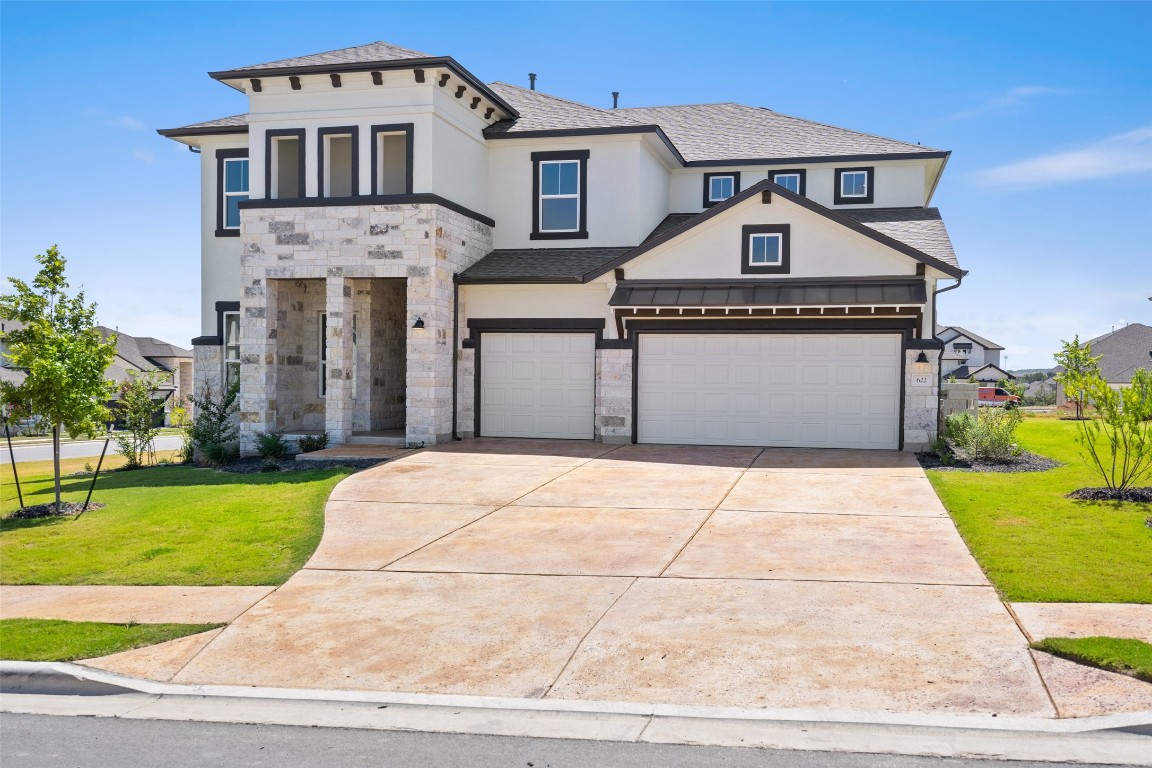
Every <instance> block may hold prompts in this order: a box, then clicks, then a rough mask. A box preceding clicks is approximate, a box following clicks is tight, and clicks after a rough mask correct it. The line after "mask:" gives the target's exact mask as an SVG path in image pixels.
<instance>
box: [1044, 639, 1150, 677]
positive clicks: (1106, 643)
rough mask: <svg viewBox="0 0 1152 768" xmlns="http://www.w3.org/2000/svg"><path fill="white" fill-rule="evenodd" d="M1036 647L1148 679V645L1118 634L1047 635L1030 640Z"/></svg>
mask: <svg viewBox="0 0 1152 768" xmlns="http://www.w3.org/2000/svg"><path fill="white" fill-rule="evenodd" d="M1032 647H1033V648H1035V649H1036V650H1038V651H1045V652H1046V653H1051V654H1052V655H1054V656H1059V657H1061V658H1064V659H1069V660H1071V661H1075V662H1079V663H1080V664H1087V665H1089V666H1092V667H1099V668H1100V669H1106V670H1108V671H1109V672H1119V673H1120V674H1122V675H1131V676H1132V677H1135V678H1137V679H1138V680H1144V681H1145V682H1148V683H1152V645H1149V644H1148V643H1145V642H1144V641H1143V640H1132V639H1127V638H1120V637H1075V638H1073V637H1049V638H1045V639H1044V640H1041V641H1040V642H1038V643H1032Z"/></svg>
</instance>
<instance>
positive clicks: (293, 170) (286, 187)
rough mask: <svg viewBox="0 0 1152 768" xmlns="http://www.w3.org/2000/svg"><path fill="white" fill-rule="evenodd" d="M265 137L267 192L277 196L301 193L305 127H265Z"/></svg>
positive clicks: (288, 196)
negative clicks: (266, 130)
mask: <svg viewBox="0 0 1152 768" xmlns="http://www.w3.org/2000/svg"><path fill="white" fill-rule="evenodd" d="M266 140H267V142H268V143H267V149H266V158H265V162H266V163H267V169H266V171H267V178H266V180H267V182H268V189H267V191H266V194H267V195H268V197H270V198H273V199H276V200H291V199H295V198H300V197H304V131H303V130H301V129H293V130H276V131H268V132H267V134H266Z"/></svg>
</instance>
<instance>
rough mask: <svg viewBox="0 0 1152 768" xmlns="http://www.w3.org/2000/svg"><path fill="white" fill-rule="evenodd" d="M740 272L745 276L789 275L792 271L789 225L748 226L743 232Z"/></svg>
mask: <svg viewBox="0 0 1152 768" xmlns="http://www.w3.org/2000/svg"><path fill="white" fill-rule="evenodd" d="M742 233H743V237H744V241H743V243H742V244H741V247H740V271H741V272H742V273H744V274H787V273H788V271H789V270H790V269H791V255H790V253H789V251H790V243H789V239H790V227H789V226H788V225H787V224H747V225H745V226H744V227H743V230H742Z"/></svg>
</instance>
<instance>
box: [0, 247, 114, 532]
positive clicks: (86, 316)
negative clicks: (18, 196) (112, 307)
mask: <svg viewBox="0 0 1152 768" xmlns="http://www.w3.org/2000/svg"><path fill="white" fill-rule="evenodd" d="M36 261H37V262H39V264H40V272H39V273H37V275H36V277H35V278H34V279H33V281H32V284H31V285H29V284H28V283H26V282H24V281H23V280H18V279H16V278H14V277H10V278H8V281H9V282H10V283H11V284H12V287H13V288H14V289H15V292H14V293H10V294H4V295H2V296H0V317H2V318H4V319H5V320H16V321H19V322H20V323H21V324H22V326H23V327H22V328H19V329H17V330H13V331H8V332H7V333H5V335H4V341H5V343H6V344H7V345H8V350H9V351H8V355H7V357H8V359H9V361H11V363H12V365H14V366H15V367H17V368H22V369H23V370H24V371H25V372H26V376H25V378H24V381H23V383H21V384H20V385H19V386H15V385H13V384H11V383H8V382H0V400H2V401H3V402H5V403H7V404H9V405H10V406H11V407H12V408H13V410H14V411H15V412H16V413H17V415H18V416H33V415H36V416H41V417H43V418H46V419H47V420H48V421H49V422H51V424H52V427H53V428H52V459H53V466H54V468H55V477H56V511H57V512H59V511H60V432H61V430H62V429H66V430H68V434H70V435H73V436H76V435H86V436H89V437H91V436H94V435H95V434H96V433H98V432H100V431H102V426H103V423H104V422H106V421H107V420H108V416H109V413H108V408H107V406H106V405H105V403H106V402H107V400H108V398H109V397H110V396H111V393H112V383H111V382H109V381H107V380H106V379H105V378H104V371H105V370H107V368H108V366H109V365H110V364H111V362H112V358H113V357H114V356H115V354H116V340H115V338H110V339H109V340H108V341H104V339H103V338H102V337H101V335H100V331H98V330H97V329H96V305H95V304H85V303H84V292H83V291H80V292H78V293H77V294H76V295H75V296H69V295H68V294H67V293H66V292H65V289H66V288H68V287H69V286H68V281H67V280H66V279H65V276H64V267H65V261H64V257H63V256H61V255H60V251H59V250H58V249H57V247H56V246H55V245H54V246H52V247H51V248H49V249H48V250H47V251H46V252H45V253H42V254H40V255H38V256H37V257H36Z"/></svg>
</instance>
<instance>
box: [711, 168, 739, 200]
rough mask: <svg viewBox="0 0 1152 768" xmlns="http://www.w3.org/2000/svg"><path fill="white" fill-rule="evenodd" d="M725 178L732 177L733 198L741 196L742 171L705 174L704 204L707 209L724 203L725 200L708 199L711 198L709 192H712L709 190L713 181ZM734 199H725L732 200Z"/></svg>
mask: <svg viewBox="0 0 1152 768" xmlns="http://www.w3.org/2000/svg"><path fill="white" fill-rule="evenodd" d="M724 176H731V177H732V197H736V195H738V194H740V171H724V172H722V173H721V172H717V173H706V174H704V203H703V205H704V207H705V208H711V207H712V206H714V205H720V203H722V202H724V200H709V199H708V197H709V195H708V192H709V191H710V189H709V188H710V187H711V186H712V179H714V178H717V177H724ZM732 197H729V198H725V199H727V200H731V199H732Z"/></svg>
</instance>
